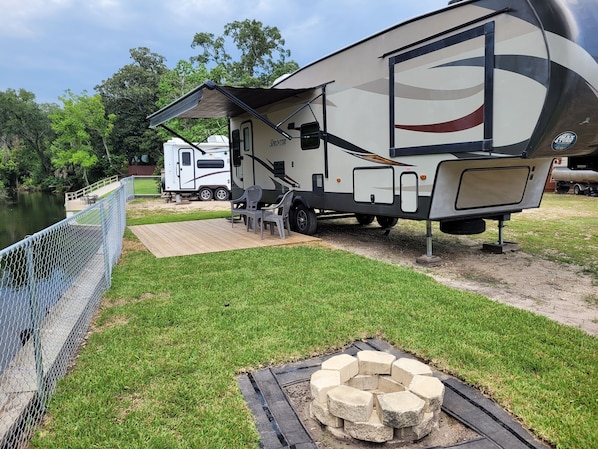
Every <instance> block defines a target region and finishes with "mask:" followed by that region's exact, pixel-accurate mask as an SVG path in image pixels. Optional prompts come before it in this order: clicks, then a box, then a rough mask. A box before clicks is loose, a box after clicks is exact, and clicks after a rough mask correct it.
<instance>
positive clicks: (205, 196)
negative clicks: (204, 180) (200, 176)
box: [198, 187, 214, 201]
mask: <svg viewBox="0 0 598 449" xmlns="http://www.w3.org/2000/svg"><path fill="white" fill-rule="evenodd" d="M198 196H199V199H200V200H201V201H210V200H211V199H212V198H214V192H212V189H210V188H209V187H202V188H201V189H199V193H198Z"/></svg>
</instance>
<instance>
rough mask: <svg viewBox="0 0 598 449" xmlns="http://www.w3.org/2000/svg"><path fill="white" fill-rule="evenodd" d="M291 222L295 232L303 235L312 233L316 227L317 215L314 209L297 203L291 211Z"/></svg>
mask: <svg viewBox="0 0 598 449" xmlns="http://www.w3.org/2000/svg"><path fill="white" fill-rule="evenodd" d="M291 218H292V224H293V227H294V228H295V230H296V231H297V232H299V233H300V234H305V235H314V234H315V233H316V231H317V229H318V217H317V216H316V213H315V211H314V210H313V209H312V208H310V207H306V206H305V205H304V204H298V205H297V207H295V208H294V209H293V211H292V212H291Z"/></svg>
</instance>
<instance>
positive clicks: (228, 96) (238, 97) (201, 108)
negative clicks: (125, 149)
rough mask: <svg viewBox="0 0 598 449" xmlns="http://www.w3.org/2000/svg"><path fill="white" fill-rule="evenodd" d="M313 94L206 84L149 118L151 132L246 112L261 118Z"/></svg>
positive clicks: (297, 90) (298, 91)
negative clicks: (266, 110) (182, 121)
mask: <svg viewBox="0 0 598 449" xmlns="http://www.w3.org/2000/svg"><path fill="white" fill-rule="evenodd" d="M309 90H312V88H306V89H276V88H267V89H264V88H257V87H230V86H218V85H217V84H215V83H213V82H211V81H206V82H205V83H203V84H202V85H200V86H198V87H196V88H195V89H193V90H192V91H191V92H189V93H188V94H186V95H183V96H182V97H181V98H179V99H178V100H175V101H173V102H172V103H171V104H169V105H168V106H166V107H164V108H162V109H160V110H159V111H157V112H154V113H153V114H151V115H149V116H148V117H147V118H148V120H149V121H150V125H149V126H150V128H155V127H156V126H159V125H161V124H163V123H165V122H167V121H168V120H171V119H173V118H176V117H180V118H217V117H234V116H236V115H239V114H241V113H243V112H249V113H251V114H254V115H259V114H258V113H257V112H256V111H255V110H256V109H258V108H260V107H262V106H265V105H268V104H272V103H276V102H277V101H280V100H284V99H286V98H289V97H292V96H294V95H299V94H301V93H303V92H307V91H309Z"/></svg>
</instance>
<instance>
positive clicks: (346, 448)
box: [284, 381, 479, 449]
mask: <svg viewBox="0 0 598 449" xmlns="http://www.w3.org/2000/svg"><path fill="white" fill-rule="evenodd" d="M284 390H285V393H286V395H287V397H288V398H289V401H290V402H291V405H292V406H293V410H295V413H297V416H298V417H299V419H300V420H301V422H302V423H303V425H304V426H305V428H306V429H307V431H308V432H309V434H310V436H311V437H312V439H313V441H314V442H315V444H316V445H317V447H318V448H320V449H367V448H370V449H371V448H382V447H383V448H393V447H402V448H405V449H420V448H432V447H445V446H451V445H454V444H457V443H461V442H464V441H470V440H473V439H475V438H477V437H478V436H479V435H478V434H477V433H476V432H474V431H473V430H471V429H469V428H468V427H466V426H464V425H463V424H461V423H460V422H459V421H457V420H455V419H454V418H451V417H450V416H449V415H447V414H446V413H444V412H442V413H441V414H440V422H439V427H438V429H436V430H433V431H432V432H431V433H430V434H429V435H428V436H426V437H424V438H423V439H421V440H420V441H418V442H415V443H409V444H405V443H402V444H399V443H396V444H393V443H392V442H387V443H385V444H382V445H381V444H380V443H368V442H366V441H359V440H355V439H345V440H339V439H337V438H335V437H334V436H332V435H331V434H330V432H328V431H327V430H326V429H325V428H324V426H322V425H321V424H320V423H319V422H317V421H316V420H315V419H313V418H312V417H310V415H309V403H310V402H311V392H310V389H309V381H305V382H300V383H297V384H293V385H290V386H288V387H286V388H285V389H284Z"/></svg>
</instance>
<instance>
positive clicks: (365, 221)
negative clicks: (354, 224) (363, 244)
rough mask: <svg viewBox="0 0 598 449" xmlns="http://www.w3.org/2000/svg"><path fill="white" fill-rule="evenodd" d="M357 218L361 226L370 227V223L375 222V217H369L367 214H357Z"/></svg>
mask: <svg viewBox="0 0 598 449" xmlns="http://www.w3.org/2000/svg"><path fill="white" fill-rule="evenodd" d="M355 218H357V221H358V222H359V224H360V225H364V226H365V225H369V224H370V223H372V222H373V221H374V218H376V217H374V216H373V215H367V214H355Z"/></svg>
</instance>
